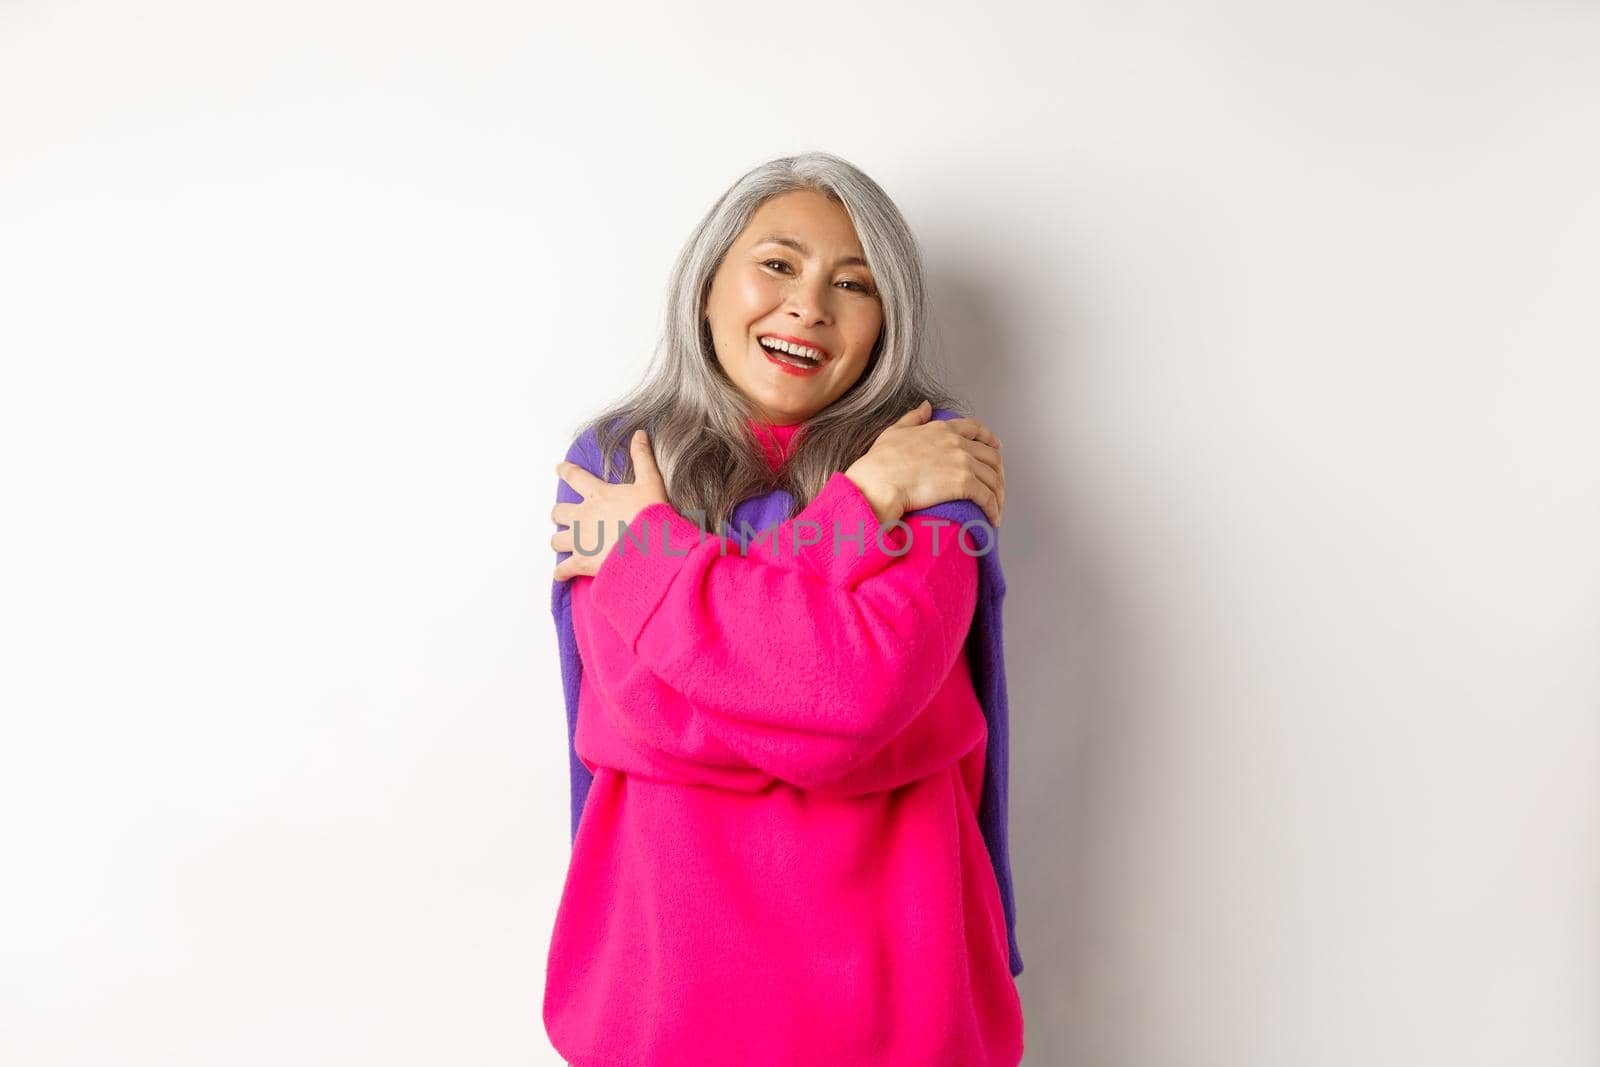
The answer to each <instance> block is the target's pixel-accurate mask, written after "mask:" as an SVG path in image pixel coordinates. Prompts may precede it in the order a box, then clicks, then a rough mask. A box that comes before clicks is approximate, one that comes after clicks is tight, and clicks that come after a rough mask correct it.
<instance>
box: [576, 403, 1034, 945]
mask: <svg viewBox="0 0 1600 1067" xmlns="http://www.w3.org/2000/svg"><path fill="white" fill-rule="evenodd" d="M957 415H958V413H957V412H955V411H952V410H950V409H948V408H939V409H936V410H935V411H934V412H933V418H935V419H951V418H956V417H957ZM567 459H568V460H570V461H571V462H573V463H576V464H577V465H578V466H580V467H583V468H584V469H586V470H588V471H590V472H591V473H593V474H595V475H596V476H600V474H601V471H602V470H603V469H604V465H603V463H602V462H601V457H600V452H599V445H598V442H597V441H596V440H595V435H594V433H593V431H592V430H591V431H589V432H587V433H585V434H583V435H582V436H580V437H579V438H578V439H577V440H576V441H575V442H574V443H573V445H572V447H571V448H570V449H569V450H568V452H567ZM612 480H613V481H615V480H616V479H614V478H613V479H612ZM556 498H557V500H560V501H566V502H569V503H576V502H578V501H580V500H581V499H582V497H581V496H579V495H578V493H577V492H576V491H575V490H574V489H573V488H572V487H571V486H569V485H568V484H567V483H566V482H565V481H560V480H558V482H557V491H556ZM792 503H793V498H792V497H791V496H790V494H789V493H788V492H787V491H785V490H783V489H775V490H773V491H772V492H770V493H767V494H765V495H761V496H754V497H750V498H748V499H746V500H744V501H741V502H740V503H739V504H738V505H737V506H736V507H735V508H734V511H733V515H732V517H731V518H730V519H729V520H728V521H727V522H726V523H725V524H724V529H723V533H724V536H727V537H729V538H731V539H732V540H733V541H734V543H735V544H739V545H741V546H742V545H744V544H745V542H744V540H743V539H742V538H740V537H739V531H740V530H741V529H743V528H744V527H745V526H746V525H747V526H748V527H749V528H750V529H751V530H754V531H761V530H765V529H768V528H770V527H773V526H777V525H778V524H780V523H781V522H783V521H784V520H785V519H786V518H787V517H788V515H789V509H790V507H791V505H792ZM909 515H930V516H934V517H937V518H942V519H948V520H950V521H951V522H953V523H956V524H960V523H964V522H969V521H972V522H975V523H977V525H974V526H973V527H971V528H970V535H971V537H972V540H973V542H974V543H975V544H977V545H978V546H980V547H979V550H980V551H983V550H984V548H985V547H988V538H989V537H990V536H993V537H994V539H995V543H994V545H993V546H992V547H988V550H987V551H985V552H984V554H983V555H980V556H978V557H977V562H978V601H977V608H976V610H975V614H974V617H973V620H972V627H971V630H970V632H969V634H968V637H967V661H968V664H969V668H970V670H971V674H972V683H973V687H974V689H975V690H976V692H977V695H978V701H979V703H980V704H981V705H982V706H983V713H984V719H985V721H986V723H987V726H988V741H987V744H986V747H985V752H984V776H983V791H982V795H981V799H980V802H979V809H978V826H979V829H980V830H981V831H982V832H983V839H984V843H985V844H986V845H987V847H988V851H989V859H990V862H991V863H992V864H993V866H994V874H995V879H996V881H997V882H998V883H999V886H1000V899H1001V903H1002V904H1003V905H1004V909H1005V917H1006V937H1007V943H1008V946H1009V949H1010V954H1011V961H1010V966H1011V974H1012V975H1013V976H1016V975H1019V974H1021V973H1022V953H1021V951H1020V950H1019V948H1018V946H1017V930H1016V899H1015V895H1014V892H1013V890H1012V884H1011V858H1010V853H1009V850H1008V848H1007V836H1006V807H1007V788H1006V787H1007V770H1008V764H1009V761H1008V754H1009V750H1010V744H1009V741H1010V735H1009V729H1008V709H1007V705H1006V673H1005V649H1004V642H1003V639H1002V631H1001V622H1002V614H1003V613H1002V608H1003V605H1004V600H1005V592H1006V582H1005V576H1004V574H1003V573H1002V572H1001V569H1000V546H999V535H998V531H995V530H992V529H991V528H990V527H989V526H988V525H987V517H986V516H985V515H984V512H983V509H982V508H980V507H979V506H978V505H977V504H975V503H973V502H972V501H971V500H952V501H947V502H945V503H942V504H936V505H934V506H932V507H928V508H921V509H919V510H917V511H914V512H910V513H908V517H909ZM565 556H566V553H561V554H558V560H559V559H562V558H565ZM552 586H553V588H552V590H551V596H550V607H551V612H552V614H553V615H554V616H555V625H556V637H557V640H558V643H559V648H560V654H561V678H562V686H563V689H564V695H565V702H566V707H567V758H568V767H569V769H570V772H571V783H572V827H571V833H572V837H573V838H574V839H576V837H577V834H578V822H579V819H580V818H581V817H582V815H583V806H584V800H585V799H586V798H587V797H588V794H589V786H590V784H591V783H592V782H593V780H594V776H593V774H592V773H590V771H589V769H588V768H587V767H585V766H584V764H583V761H582V760H580V759H579V758H578V754H577V749H576V738H577V728H578V697H579V692H580V683H581V680H582V677H583V661H582V658H581V657H580V656H579V653H578V642H577V637H576V634H575V631H574V629H573V623H572V596H571V592H572V590H571V583H570V582H561V581H556V582H552Z"/></svg>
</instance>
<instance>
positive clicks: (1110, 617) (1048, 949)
mask: <svg viewBox="0 0 1600 1067" xmlns="http://www.w3.org/2000/svg"><path fill="white" fill-rule="evenodd" d="M941 251H942V249H941V247H940V246H939V245H938V244H937V243H934V242H931V241H930V242H929V243H928V245H927V256H928V264H929V271H930V278H929V286H930V297H931V301H930V306H931V310H932V319H933V322H932V327H933V333H934V337H933V349H932V354H933V355H934V356H935V358H936V359H937V361H938V362H939V363H940V364H942V369H943V370H944V371H945V374H946V380H947V381H948V382H949V383H950V385H951V386H952V388H953V389H954V390H955V391H956V393H957V395H959V396H961V397H963V398H965V399H967V400H968V401H969V402H970V403H971V404H972V408H973V413H974V414H975V415H976V416H977V417H978V418H979V419H981V420H982V421H983V422H984V423H985V424H987V425H989V426H990V427H991V428H993V429H994V430H995V432H996V433H998V434H999V435H1000V436H1001V438H1003V439H1004V441H1005V451H1006V526H1005V528H1004V540H1003V541H1002V553H1003V555H1002V561H1003V564H1004V568H1005V574H1006V585H1007V593H1006V606H1005V634H1006V684H1007V690H1008V696H1009V706H1010V712H1011V781H1010V813H1009V832H1010V841H1011V865H1012V878H1013V880H1014V882H1015V890H1016V896H1017V936H1018V941H1019V947H1020V948H1021V950H1022V957H1023V961H1024V965H1025V970H1024V972H1023V974H1022V975H1020V976H1019V977H1018V978H1017V985H1018V989H1019V991H1020V992H1021V995H1022V1002H1023V1012H1024V1017H1025V1020H1026V1024H1025V1025H1026V1043H1027V1049H1028V1051H1027V1055H1026V1057H1025V1060H1024V1062H1025V1063H1028V1064H1050V1065H1061V1064H1069V1063H1082V1062H1090V1061H1091V1060H1092V1059H1093V1058H1095V1057H1096V1053H1095V1052H1094V1050H1099V1051H1100V1052H1101V1053H1103V1052H1105V1051H1106V1050H1108V1049H1115V1048H1117V1047H1118V1045H1119V1043H1120V1042H1119V1040H1118V1038H1117V1036H1116V1035H1115V1034H1113V1033H1109V1032H1106V1031H1105V1028H1106V1026H1107V1025H1108V1020H1109V1019H1112V1018H1115V1017H1116V1014H1117V1013H1116V1012H1114V1011H1107V1010H1105V1008H1106V1005H1107V1002H1108V1000H1111V1001H1114V1000H1115V999H1116V998H1117V997H1118V993H1117V991H1116V990H1113V989H1102V988H1098V986H1097V982H1099V983H1100V984H1104V982H1105V976H1106V975H1107V974H1108V973H1118V972H1125V968H1124V967H1117V966H1113V967H1110V968H1107V967H1106V966H1105V963H1106V958H1105V952H1106V948H1107V944H1106V939H1105V938H1104V937H1103V936H1097V933H1096V931H1101V932H1103V931H1104V930H1105V929H1107V928H1108V926H1109V927H1110V928H1113V929H1114V928H1116V927H1118V926H1120V925H1122V924H1121V923H1120V922H1118V921H1117V920H1116V919H1115V915H1116V909H1117V908H1118V902H1117V899H1116V897H1117V896H1118V893H1117V892H1116V885H1115V884H1114V883H1113V882H1112V881H1110V880H1108V879H1107V877H1106V876H1105V874H1104V872H1103V871H1102V870H1101V868H1102V867H1103V864H1101V863H1097V862H1096V860H1095V857H1097V856H1101V855H1103V854H1104V852H1105V850H1106V849H1107V848H1108V847H1114V844H1113V843H1114V842H1115V840H1116V839H1117V836H1118V833H1119V828H1118V825H1117V811H1118V804H1117V803H1115V802H1114V801H1113V800H1111V799H1109V798H1111V797H1114V796H1115V795H1116V794H1117V792H1118V789H1117V786H1116V783H1115V782H1114V781H1112V777H1113V775H1112V773H1111V771H1110V770H1109V769H1110V768H1114V767H1117V766H1124V765H1125V764H1124V762H1123V760H1122V759H1120V758H1118V756H1117V755H1116V754H1117V753H1126V752H1128V751H1130V750H1133V749H1136V748H1137V747H1138V745H1139V744H1140V742H1139V740H1138V737H1137V734H1138V732H1139V731H1138V705H1139V704H1140V703H1141V702H1140V701H1139V700H1137V699H1136V696H1135V694H1136V692H1137V690H1138V688H1139V682H1138V679H1139V678H1140V677H1141V672H1140V670H1139V664H1138V662H1137V655H1136V646H1135V645H1134V644H1133V643H1132V642H1131V641H1130V640H1128V639H1127V638H1126V636H1125V635H1126V634H1127V632H1128V630H1129V628H1128V627H1127V626H1124V625H1123V624H1122V621H1121V620H1122V619H1123V617H1124V616H1123V613H1122V611H1121V610H1120V608H1119V605H1118V603H1117V601H1116V599H1115V597H1116V589H1117V583H1116V582H1115V581H1108V580H1106V578H1105V576H1104V573H1103V570H1099V569H1097V568H1096V567H1095V565H1094V561H1093V559H1092V558H1091V557H1092V555H1093V548H1092V545H1090V544H1088V543H1086V541H1084V540H1083V539H1082V537H1081V536H1080V534H1079V531H1082V530H1083V529H1084V525H1083V524H1082V523H1079V522H1075V521H1074V513H1073V504H1074V500H1075V499H1076V498H1077V497H1078V496H1079V495H1080V494H1078V493H1076V492H1075V491H1074V487H1073V486H1072V485H1071V484H1070V482H1069V481H1068V476H1069V471H1070V468H1069V467H1068V466H1067V465H1064V464H1060V463H1057V462H1055V461H1054V454H1055V450H1056V449H1058V448H1059V447H1060V444H1059V442H1060V441H1062V440H1063V439H1064V438H1065V437H1067V436H1068V435H1067V434H1066V433H1065V432H1063V431H1062V430H1060V429H1059V428H1058V427H1057V425H1056V424H1057V423H1058V422H1059V421H1060V420H1061V419H1063V418H1069V417H1070V415H1069V414H1067V413H1069V412H1070V411H1071V410H1072V408H1073V407H1074V402H1073V397H1072V396H1071V395H1070V394H1071V388H1070V383H1071V381H1072V380H1073V377H1074V375H1073V370H1074V368H1075V366H1076V363H1075V360H1074V356H1075V354H1076V353H1078V352H1080V351H1081V342H1079V341H1078V337H1079V331H1078V330H1076V329H1075V321H1076V320H1075V317H1074V315H1073V313H1072V308H1073V301H1072V299H1071V296H1070V294H1067V293H1063V294H1061V299H1060V301H1059V302H1058V304H1057V306H1056V308H1055V309H1054V310H1053V313H1052V315H1051V333H1050V339H1051V344H1050V348H1049V351H1048V353H1047V355H1043V354H1038V353H1033V352H1031V349H1033V348H1034V347H1036V346H1035V345H1031V344H1030V345H1024V344H1023V343H1022V340H1021V339H1020V338H1018V337H1016V336H1012V335H1008V330H1007V321H1008V320H1007V317H1006V315H1005V314H1003V313H1002V312H1001V310H1000V308H999V307H998V301H997V300H996V298H995V297H994V296H993V295H992V294H991V293H990V292H989V291H988V289H987V288H986V284H985V281H984V277H983V276H980V275H976V274H974V275H972V276H967V275H966V274H964V273H962V272H961V271H959V270H952V269H950V268H949V267H948V266H946V264H949V263H957V262H961V261H963V260H968V261H970V257H969V256H968V255H966V254H963V253H961V252H959V250H957V249H956V248H955V247H953V246H952V247H951V248H950V251H949V254H947V255H942V254H941ZM1044 358H1048V360H1049V362H1050V367H1049V378H1050V382H1051V388H1050V389H1039V388H1038V387H1037V384H1036V383H1035V382H1034V381H1033V380H1032V379H1033V375H1034V368H1037V367H1039V366H1040V365H1041V363H1040V361H1041V360H1042V359H1044ZM1063 390H1065V394H1066V395H1063ZM1124 995H1125V991H1124Z"/></svg>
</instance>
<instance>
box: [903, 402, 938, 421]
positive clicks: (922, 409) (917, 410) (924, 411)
mask: <svg viewBox="0 0 1600 1067" xmlns="http://www.w3.org/2000/svg"><path fill="white" fill-rule="evenodd" d="M932 416H933V405H932V404H930V403H928V402H927V401H926V400H924V401H923V402H922V403H920V404H918V405H917V406H916V407H914V408H912V409H911V410H910V411H908V412H906V413H905V414H904V415H901V416H900V417H899V418H898V419H896V420H895V421H894V424H895V425H896V426H920V425H921V424H922V423H924V422H927V421H928V419H929V418H931V417H932Z"/></svg>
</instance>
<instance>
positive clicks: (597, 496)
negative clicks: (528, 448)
mask: <svg viewBox="0 0 1600 1067" xmlns="http://www.w3.org/2000/svg"><path fill="white" fill-rule="evenodd" d="M628 452H629V454H630V455H632V456H633V481H631V482H618V483H615V484H613V483H611V482H608V481H606V480H605V479H603V478H598V477H596V476H595V475H593V474H591V473H589V472H588V471H586V470H584V469H583V468H582V467H580V466H578V465H577V464H576V463H573V462H571V461H570V460H565V459H564V460H562V461H561V462H560V463H557V464H556V473H557V474H559V475H560V476H561V480H562V481H564V482H566V483H567V484H568V485H570V486H572V488H573V489H574V490H576V491H577V493H578V495H579V496H581V497H583V499H582V500H581V501H579V502H578V503H576V504H569V503H566V502H565V501H563V502H561V503H558V504H557V505H556V506H555V507H554V508H552V509H551V510H550V517H551V518H552V519H554V520H555V522H556V525H558V526H560V527H562V529H560V530H557V531H556V533H555V534H554V535H553V536H551V538H550V547H551V548H553V549H555V550H556V551H557V552H571V553H572V555H570V556H568V557H567V558H566V559H564V560H562V561H561V562H560V563H559V564H557V565H556V569H555V580H556V581H558V582H564V581H566V580H567V579H568V578H573V577H576V576H577V575H580V574H586V575H589V576H590V577H593V576H594V575H595V574H596V573H597V572H599V570H600V565H601V564H602V563H604V562H605V561H606V557H607V556H608V555H610V554H611V549H612V548H613V547H615V546H616V543H617V538H618V535H619V531H620V526H621V524H622V523H624V522H626V523H629V524H631V523H632V522H633V520H634V517H635V516H636V515H638V514H639V512H641V511H643V510H644V509H645V508H647V507H649V506H650V505H651V504H661V503H668V500H667V486H666V483H665V482H663V481H662V480H661V471H660V470H659V469H658V468H657V467H656V457H655V453H654V452H653V451H651V449H650V438H649V437H648V436H647V435H646V434H645V432H644V431H643V430H637V431H635V432H634V435H633V439H632V440H631V441H630V442H628ZM574 525H577V526H578V527H579V528H580V529H579V532H580V533H581V534H582V535H583V547H584V548H585V549H593V548H594V547H595V545H596V543H599V544H600V545H601V551H599V552H595V553H594V554H593V555H587V556H586V555H584V554H583V553H581V552H578V551H576V549H575V547H574V543H573V536H572V529H573V526H574ZM646 532H648V531H646ZM657 536H659V535H657Z"/></svg>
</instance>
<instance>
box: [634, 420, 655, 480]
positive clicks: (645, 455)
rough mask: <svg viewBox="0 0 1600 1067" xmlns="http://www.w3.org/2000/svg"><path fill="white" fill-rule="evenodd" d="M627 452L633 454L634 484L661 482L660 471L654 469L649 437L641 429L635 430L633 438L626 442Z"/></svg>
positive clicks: (653, 452)
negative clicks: (646, 481) (647, 481)
mask: <svg viewBox="0 0 1600 1067" xmlns="http://www.w3.org/2000/svg"><path fill="white" fill-rule="evenodd" d="M628 451H629V452H631V453H633V480H634V482H635V483H638V482H643V481H645V480H647V479H648V480H649V481H650V482H651V484H654V483H656V482H659V481H661V471H659V470H658V469H656V454H655V450H654V449H653V448H651V447H650V435H649V434H647V433H645V432H644V430H643V429H639V430H635V431H634V432H633V438H632V439H631V440H630V441H629V442H628Z"/></svg>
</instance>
